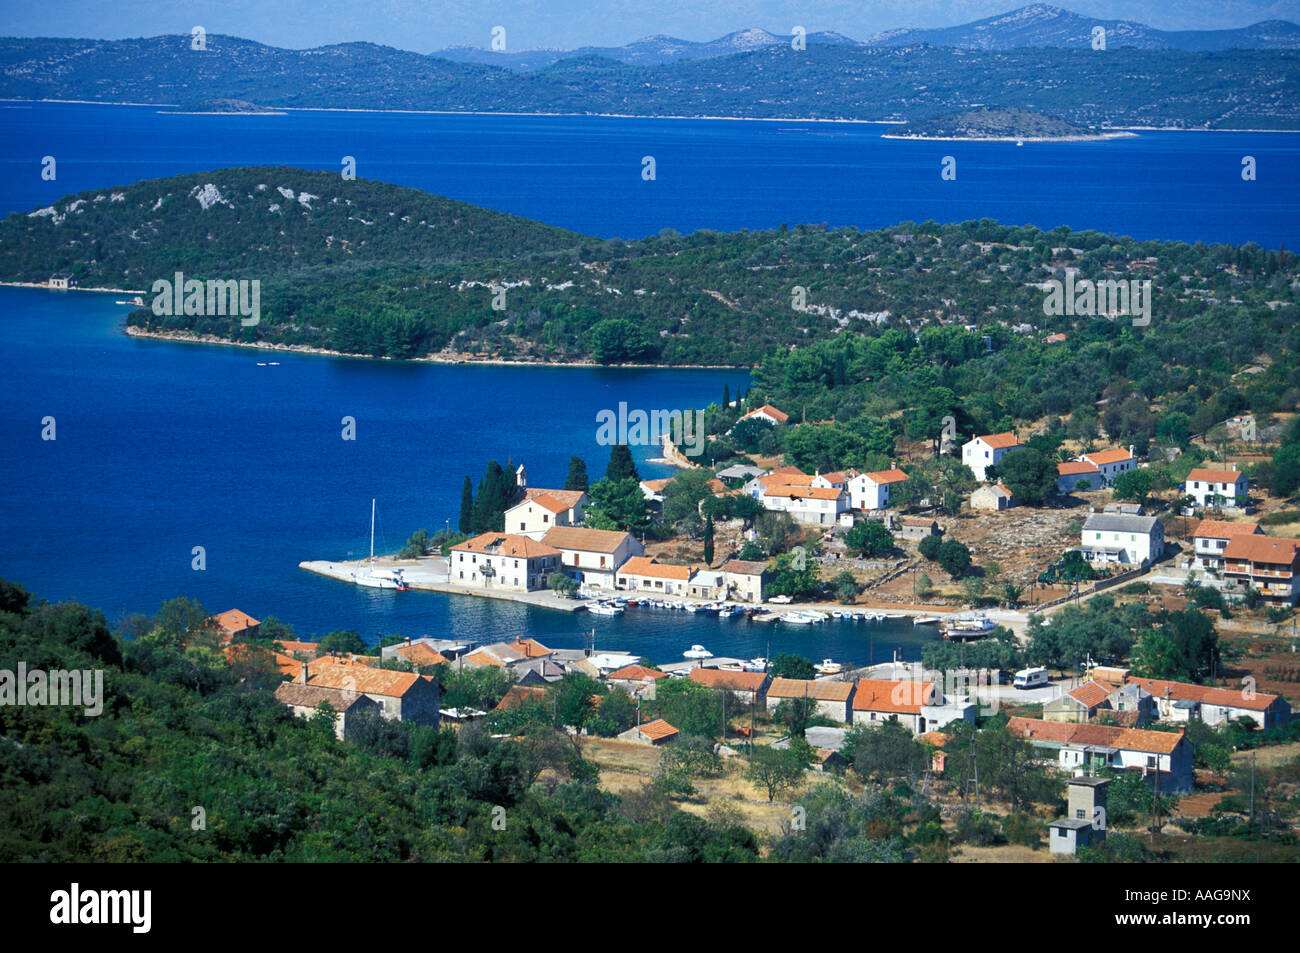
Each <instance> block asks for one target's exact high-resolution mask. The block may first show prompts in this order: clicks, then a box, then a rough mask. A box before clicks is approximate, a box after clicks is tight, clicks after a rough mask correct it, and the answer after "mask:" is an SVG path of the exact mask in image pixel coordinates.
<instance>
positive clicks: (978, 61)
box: [0, 7, 1300, 129]
mask: <svg viewBox="0 0 1300 953" xmlns="http://www.w3.org/2000/svg"><path fill="white" fill-rule="evenodd" d="M1041 10H1048V11H1054V10H1055V8H1043V7H1026V8H1025V9H1024V10H1022V11H1020V12H1019V13H1020V14H1021V15H1020V16H1013V15H1008V17H1005V18H1000V19H1001V20H1006V21H1007V25H1006V27H1005V29H1006V30H1011V31H1012V32H1010V33H1006V35H1007V36H1008V37H1012V38H1014V37H1020V38H1022V39H1023V38H1025V37H1028V36H1031V35H1032V36H1034V37H1039V38H1041V37H1044V36H1046V35H1047V34H1046V33H1044V32H1043V31H1042V30H1041V29H1040V30H1037V31H1033V30H1029V29H1028V27H1027V26H1026V21H1029V20H1034V21H1035V22H1038V21H1041V19H1042V18H1041V17H1040V18H1034V17H1030V16H1029V15H1028V14H1029V13H1031V12H1033V11H1041ZM1062 17H1066V18H1068V19H1066V20H1063V19H1062ZM984 22H985V23H988V22H990V21H984ZM1050 22H1056V23H1058V26H1059V25H1060V24H1061V23H1062V22H1065V23H1069V24H1072V25H1071V26H1069V28H1068V30H1073V31H1074V33H1075V34H1077V33H1078V32H1079V31H1080V30H1083V28H1084V27H1087V28H1088V29H1089V30H1090V28H1091V26H1092V25H1093V23H1094V21H1091V20H1086V19H1084V18H1081V17H1074V15H1073V14H1066V13H1065V12H1064V11H1056V12H1055V13H1054V14H1053V16H1052V17H1051V18H1050ZM1013 23H1017V24H1020V26H1019V28H1015V29H1013V27H1012V24H1013ZM1287 27H1288V28H1289V29H1295V28H1294V26H1293V25H1290V24H1288V25H1287ZM1251 29H1254V28H1251ZM969 30H970V31H971V33H972V35H974V34H975V33H976V32H978V33H979V34H980V35H982V36H984V37H985V38H986V39H987V38H988V37H991V36H993V35H995V34H997V33H998V32H999V31H998V30H993V29H992V28H991V27H987V28H986V27H982V26H981V25H980V24H972V25H971V26H970V27H969ZM1068 30H1066V29H1065V28H1064V27H1062V28H1061V31H1058V33H1057V34H1055V35H1057V36H1058V38H1059V37H1062V36H1064V35H1065V34H1066V33H1067V32H1068ZM1246 32H1249V30H1248V31H1246ZM1282 32H1284V31H1281V30H1278V31H1274V34H1275V35H1276V36H1281V35H1282ZM1071 35H1073V34H1071ZM1082 35H1084V36H1087V35H1089V33H1088V30H1083V34H1082ZM1165 35H1166V36H1187V35H1193V36H1199V37H1201V39H1202V41H1203V40H1204V37H1206V36H1208V35H1209V34H1165ZM773 36H774V35H773V34H767V33H762V32H761V31H757V32H756V31H744V32H742V33H739V34H731V35H730V36H729V37H724V38H723V39H722V40H719V41H716V42H715V43H713V44H679V46H680V47H681V49H683V50H685V49H688V47H689V52H690V53H691V54H692V55H686V54H682V55H681V56H679V58H677V59H675V60H669V61H663V62H650V61H649V60H650V59H652V58H653V57H654V56H656V55H658V56H667V55H668V53H669V52H670V46H671V44H672V43H677V41H671V43H670V41H660V40H647V41H644V43H643V44H642V47H641V55H643V56H644V57H646V58H647V61H646V62H644V63H628V62H621V61H619V60H618V59H615V58H611V57H610V56H605V55H597V54H595V53H584V54H581V55H568V56H567V57H566V58H564V59H560V60H558V61H556V62H553V63H551V64H550V65H547V66H541V67H538V68H535V69H531V70H527V71H522V70H520V69H506V68H503V66H501V65H499V64H498V65H484V64H480V63H470V62H453V61H451V60H448V59H446V58H440V57H436V56H428V55H423V54H419V53H412V52H406V51H403V50H395V49H393V48H391V47H386V46H376V45H375V44H372V43H344V44H339V45H336V46H326V47H319V48H316V49H308V50H286V49H279V48H276V47H272V46H265V45H263V44H261V43H255V42H252V41H250V40H244V39H240V38H238V37H231V36H222V35H217V34H208V36H207V48H206V50H204V51H195V50H192V49H191V47H190V37H189V36H159V37H151V38H147V39H130V40H80V39H50V38H3V39H0V98H3V99H23V100H41V99H61V100H87V101H91V102H136V103H157V104H159V105H176V104H184V103H194V102H203V101H209V100H238V101H241V102H243V103H246V104H254V103H255V104H257V105H259V106H262V107H275V108H299V109H388V110H417V111H441V112H489V113H502V112H513V113H535V114H536V113H564V114H579V115H581V114H605V115H629V116H728V117H736V118H750V119H853V120H870V121H891V122H903V121H916V120H919V119H925V118H927V117H931V116H935V115H938V114H944V113H951V112H954V111H960V110H969V109H979V108H998V109H1019V110H1026V111H1029V112H1036V113H1042V114H1045V115H1048V116H1052V117H1054V118H1055V119H1059V120H1061V121H1064V122H1068V123H1073V124H1075V125H1078V126H1083V127H1104V126H1159V127H1170V128H1183V129H1300V48H1298V49H1234V50H1231V51H1223V50H1197V51H1187V50H1180V49H1142V48H1135V47H1133V46H1122V45H1116V44H1115V43H1114V42H1108V44H1107V49H1106V51H1105V52H1096V51H1094V50H1092V49H1089V48H1080V49H1067V48H1062V47H1060V46H1055V47H1054V46H1037V47H1025V46H1017V47H1014V48H1011V49H989V48H979V49H964V48H958V47H953V46H936V45H931V44H928V43H912V44H911V45H896V44H897V43H901V42H902V41H903V39H904V38H903V37H902V36H901V35H893V36H892V37H890V38H887V39H886V40H881V41H880V42H878V43H875V44H874V45H864V44H861V43H857V42H854V41H850V40H847V39H846V38H844V37H841V36H839V35H838V34H833V33H826V34H810V35H809V37H808V44H807V48H806V49H793V48H792V47H791V44H790V42H789V38H779V39H780V40H781V42H780V43H769V42H766V41H765V39H764V38H765V37H766V38H772V37H773ZM1008 42H1010V40H1008ZM634 46H635V44H634ZM706 48H707V50H706ZM725 49H732V52H730V53H729V54H726V55H722V53H721V51H723V50H725ZM656 50H657V51H658V52H657V53H656ZM708 50H711V51H712V52H707V51H708ZM736 50H740V51H739V52H736ZM694 54H698V55H694ZM492 55H496V56H504V55H506V54H492ZM520 55H523V54H520ZM520 62H522V61H520ZM242 108H245V109H249V108H253V107H252V106H245V107H242Z"/></svg>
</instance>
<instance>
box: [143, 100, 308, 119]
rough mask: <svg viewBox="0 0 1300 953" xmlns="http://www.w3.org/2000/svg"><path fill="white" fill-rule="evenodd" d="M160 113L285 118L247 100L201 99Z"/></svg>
mask: <svg viewBox="0 0 1300 953" xmlns="http://www.w3.org/2000/svg"><path fill="white" fill-rule="evenodd" d="M159 112H166V113H178V114H181V115H186V116H189V115H197V114H211V115H214V116H283V115H284V110H282V109H274V108H272V107H270V106H262V105H259V104H258V103H250V102H249V101H248V100H246V99H224V98H219V99H200V100H197V101H195V102H191V103H182V104H180V105H179V106H177V107H176V108H175V109H162V110H159Z"/></svg>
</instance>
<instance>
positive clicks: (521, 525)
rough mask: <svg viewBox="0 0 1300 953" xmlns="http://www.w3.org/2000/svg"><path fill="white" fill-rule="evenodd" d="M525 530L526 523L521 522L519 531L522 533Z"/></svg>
mask: <svg viewBox="0 0 1300 953" xmlns="http://www.w3.org/2000/svg"><path fill="white" fill-rule="evenodd" d="M523 531H524V524H523V523H522V522H520V524H519V532H521V533H522V532H523Z"/></svg>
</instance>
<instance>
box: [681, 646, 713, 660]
mask: <svg viewBox="0 0 1300 953" xmlns="http://www.w3.org/2000/svg"><path fill="white" fill-rule="evenodd" d="M682 658H698V659H705V658H713V653H712V652H710V651H709V650H708V649H706V648H705V647H704V646H702V645H692V646H691V647H690V648H689V649H687V650H686V651H685V652H683V653H682Z"/></svg>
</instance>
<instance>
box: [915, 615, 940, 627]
mask: <svg viewBox="0 0 1300 953" xmlns="http://www.w3.org/2000/svg"><path fill="white" fill-rule="evenodd" d="M942 621H943V619H941V618H939V617H938V616H937V615H924V616H918V617H917V618H915V619H913V620H912V625H938V624H939V623H940V622H942Z"/></svg>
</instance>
